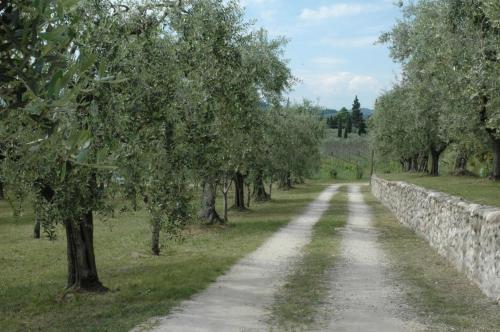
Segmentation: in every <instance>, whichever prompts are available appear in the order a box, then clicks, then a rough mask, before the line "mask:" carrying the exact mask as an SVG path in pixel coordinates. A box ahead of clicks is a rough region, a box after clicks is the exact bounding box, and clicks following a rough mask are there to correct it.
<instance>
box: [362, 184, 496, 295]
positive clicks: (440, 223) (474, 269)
mask: <svg viewBox="0 0 500 332" xmlns="http://www.w3.org/2000/svg"><path fill="white" fill-rule="evenodd" d="M371 183H372V187H371V189H372V193H373V194H374V196H375V197H377V198H378V199H379V200H380V201H381V202H382V204H384V205H385V206H386V207H387V208H389V210H391V211H392V213H394V215H395V216H396V217H397V218H398V220H399V221H400V222H401V223H402V224H404V225H406V226H408V227H410V228H411V229H413V230H414V231H415V232H416V233H417V234H419V235H421V236H423V237H424V238H425V239H426V240H427V241H428V242H429V243H430V245H431V246H432V247H434V248H435V249H436V250H437V251H438V252H439V254H441V255H442V256H444V257H446V258H448V259H449V260H450V261H451V262H452V263H453V264H454V265H455V266H456V267H457V269H458V270H460V271H462V272H464V273H465V274H466V275H467V277H468V278H469V279H470V280H472V281H473V282H475V283H476V284H477V285H478V286H479V287H480V288H481V290H482V291H483V292H484V293H485V294H486V295H487V296H489V297H491V298H493V299H494V300H496V301H498V302H499V303H500V209H498V208H494V207H490V206H484V205H479V204H474V203H470V202H468V201H466V200H464V199H461V198H459V197H455V196H451V195H448V194H445V193H441V192H437V191H433V190H429V189H425V188H422V187H419V186H416V185H413V184H409V183H406V182H397V181H388V180H384V179H381V178H380V177H377V176H375V175H374V176H373V177H372V181H371ZM499 200H500V193H499Z"/></svg>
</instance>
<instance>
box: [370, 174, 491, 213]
mask: <svg viewBox="0 0 500 332" xmlns="http://www.w3.org/2000/svg"><path fill="white" fill-rule="evenodd" d="M378 175H379V176H380V177H382V178H384V179H387V180H391V181H406V182H410V183H413V184H416V185H418V186H422V187H425V188H429V189H434V190H437V191H442V192H445V193H448V194H451V195H455V196H460V197H463V198H465V199H467V200H469V201H471V202H474V203H478V204H484V205H491V206H496V207H500V182H493V181H490V180H488V179H483V178H477V177H472V176H452V175H442V176H438V177H432V176H427V175H424V174H416V173H397V174H378Z"/></svg>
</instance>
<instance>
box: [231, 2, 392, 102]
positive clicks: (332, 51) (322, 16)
mask: <svg viewBox="0 0 500 332" xmlns="http://www.w3.org/2000/svg"><path fill="white" fill-rule="evenodd" d="M240 3H241V4H242V5H243V6H244V7H245V8H246V15H247V18H248V19H251V20H256V26H257V27H264V28H265V29H266V30H268V31H269V33H270V35H271V36H284V37H286V38H287V39H289V44H288V45H287V47H286V52H285V56H286V58H287V59H289V60H290V67H291V68H292V72H293V74H294V76H296V77H297V78H298V79H300V83H298V84H297V85H296V86H295V88H294V91H292V92H291V94H290V99H291V100H292V101H301V100H302V99H303V98H307V99H309V100H312V101H313V102H315V103H319V104H320V105H322V106H326V107H329V108H336V109H339V108H340V107H342V106H346V107H347V108H350V107H351V105H352V101H353V99H354V96H355V95H358V97H359V99H360V101H361V106H362V107H369V108H372V107H373V105H374V102H375V99H376V98H377V96H378V95H379V94H380V93H381V92H382V91H383V90H384V89H388V88H389V87H390V86H391V84H392V83H393V82H394V81H395V80H396V77H397V75H398V74H399V72H400V70H399V67H398V66H397V65H396V64H394V63H393V62H392V60H391V59H390V57H389V52H388V50H387V47H386V46H385V45H373V43H374V42H375V41H376V40H377V38H378V36H379V35H380V33H381V32H384V31H388V30H389V29H390V28H391V26H392V25H393V24H394V23H395V21H396V19H397V17H399V15H400V12H399V9H398V8H397V7H396V6H395V5H394V4H393V0H371V1H367V0H359V1H350V0H344V1H341V0H340V1H335V0H308V1H305V0H240Z"/></svg>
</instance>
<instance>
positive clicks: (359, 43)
mask: <svg viewBox="0 0 500 332" xmlns="http://www.w3.org/2000/svg"><path fill="white" fill-rule="evenodd" d="M377 40H378V36H356V37H326V38H323V39H321V43H322V44H328V45H330V46H333V47H341V48H353V47H367V46H373V45H374V43H375V42H376V41H377Z"/></svg>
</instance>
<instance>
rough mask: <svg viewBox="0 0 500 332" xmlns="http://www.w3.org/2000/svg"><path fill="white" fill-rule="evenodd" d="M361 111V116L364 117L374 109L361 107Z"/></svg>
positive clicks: (368, 115) (367, 116)
mask: <svg viewBox="0 0 500 332" xmlns="http://www.w3.org/2000/svg"><path fill="white" fill-rule="evenodd" d="M361 112H363V117H364V118H365V119H366V118H369V117H370V116H372V114H373V112H374V110H372V109H371V108H361Z"/></svg>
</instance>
